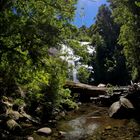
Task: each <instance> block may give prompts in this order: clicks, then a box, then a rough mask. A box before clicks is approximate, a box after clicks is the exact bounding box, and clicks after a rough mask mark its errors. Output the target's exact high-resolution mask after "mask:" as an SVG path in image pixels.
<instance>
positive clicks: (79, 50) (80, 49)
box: [68, 40, 90, 64]
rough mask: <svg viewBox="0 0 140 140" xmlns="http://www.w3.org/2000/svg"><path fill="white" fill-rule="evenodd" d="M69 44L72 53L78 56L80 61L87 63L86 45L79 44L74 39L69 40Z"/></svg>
mask: <svg viewBox="0 0 140 140" xmlns="http://www.w3.org/2000/svg"><path fill="white" fill-rule="evenodd" d="M68 44H69V46H70V48H72V49H73V51H74V54H75V55H77V56H80V58H81V59H80V61H82V62H83V63H85V64H87V62H88V61H89V59H90V57H89V54H88V51H87V46H86V45H81V44H80V42H78V41H76V40H69V43H68Z"/></svg>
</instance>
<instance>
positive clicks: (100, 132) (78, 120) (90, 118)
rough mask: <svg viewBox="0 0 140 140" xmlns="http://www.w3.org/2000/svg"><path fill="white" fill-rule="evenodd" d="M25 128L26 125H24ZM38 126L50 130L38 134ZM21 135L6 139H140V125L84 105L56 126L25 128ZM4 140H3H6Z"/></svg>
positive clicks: (91, 104)
mask: <svg viewBox="0 0 140 140" xmlns="http://www.w3.org/2000/svg"><path fill="white" fill-rule="evenodd" d="M26 125H27V124H26ZM41 127H50V128H51V130H52V132H51V133H50V134H49V135H44V134H43V133H42V134H41V133H37V130H38V129H39V128H41ZM25 128H26V129H25V131H24V134H23V135H20V136H16V135H17V134H13V135H9V137H7V140H116V138H117V140H139V139H140V124H139V122H138V121H136V120H134V119H113V118H110V117H109V115H108V107H101V106H96V105H94V104H93V103H85V104H82V105H80V106H79V109H78V110H73V111H70V112H68V113H66V116H65V117H64V118H63V119H61V120H59V121H58V122H57V123H54V124H53V123H52V124H50V125H48V124H46V125H45V124H44V125H40V126H25ZM5 140H6V139H5Z"/></svg>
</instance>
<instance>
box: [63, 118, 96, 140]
mask: <svg viewBox="0 0 140 140" xmlns="http://www.w3.org/2000/svg"><path fill="white" fill-rule="evenodd" d="M88 119H89V117H87V116H82V117H79V118H76V119H74V120H71V121H69V122H68V125H69V126H71V128H72V130H71V131H69V132H68V133H67V134H66V135H65V136H64V139H65V140H79V139H81V138H84V137H85V136H87V135H91V134H93V132H94V130H95V129H96V128H98V126H99V124H98V123H95V122H94V121H92V120H93V118H91V122H90V123H88Z"/></svg>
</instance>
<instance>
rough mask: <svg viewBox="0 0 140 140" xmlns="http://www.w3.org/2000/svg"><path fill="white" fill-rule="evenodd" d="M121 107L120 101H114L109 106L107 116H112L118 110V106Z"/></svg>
mask: <svg viewBox="0 0 140 140" xmlns="http://www.w3.org/2000/svg"><path fill="white" fill-rule="evenodd" d="M120 107H121V104H120V102H119V101H118V102H115V103H113V104H112V105H111V107H110V108H109V116H110V117H113V115H114V114H115V113H116V112H117V111H118V110H119V108H120Z"/></svg>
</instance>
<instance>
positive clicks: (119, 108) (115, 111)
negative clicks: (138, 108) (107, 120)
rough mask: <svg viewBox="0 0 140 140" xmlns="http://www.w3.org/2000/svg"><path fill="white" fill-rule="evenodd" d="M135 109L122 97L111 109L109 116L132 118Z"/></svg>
mask: <svg viewBox="0 0 140 140" xmlns="http://www.w3.org/2000/svg"><path fill="white" fill-rule="evenodd" d="M133 109H134V106H133V104H132V103H131V102H130V101H129V100H128V99H126V98H124V97H121V98H120V100H119V101H117V102H115V103H113V104H112V105H111V107H110V108H109V116H110V117H118V118H121V117H124V116H127V115H128V116H127V117H129V116H131V115H132V114H131V113H132V112H131V111H132V110H133Z"/></svg>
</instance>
